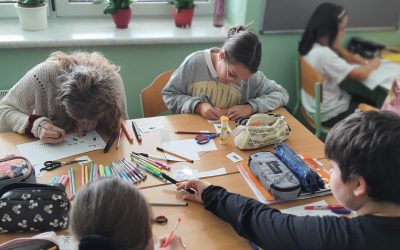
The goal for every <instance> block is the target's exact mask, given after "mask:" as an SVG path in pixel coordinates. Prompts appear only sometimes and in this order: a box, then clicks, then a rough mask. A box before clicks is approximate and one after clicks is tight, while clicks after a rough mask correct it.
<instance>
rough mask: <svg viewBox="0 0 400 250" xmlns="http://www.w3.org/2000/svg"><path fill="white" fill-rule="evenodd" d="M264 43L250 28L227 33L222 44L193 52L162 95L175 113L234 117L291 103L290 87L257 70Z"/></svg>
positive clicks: (240, 28) (208, 116)
mask: <svg viewBox="0 0 400 250" xmlns="http://www.w3.org/2000/svg"><path fill="white" fill-rule="evenodd" d="M260 60H261V43H260V41H259V39H258V37H257V35H256V34H254V33H253V32H251V31H249V30H247V27H243V26H238V27H235V28H232V29H230V30H229V32H228V38H227V39H226V40H225V42H224V44H223V46H222V48H210V49H206V50H203V51H197V52H194V53H192V54H191V55H189V56H188V57H187V58H186V59H185V60H184V61H183V63H182V64H181V65H180V66H179V68H178V69H177V70H176V71H175V72H174V73H173V75H172V76H171V79H170V80H169V82H168V83H167V85H166V86H165V87H164V89H163V91H162V96H163V99H164V102H165V104H166V105H167V107H168V108H169V110H171V112H173V113H189V114H192V113H197V114H200V115H202V116H203V117H205V118H207V119H212V120H215V119H219V118H220V116H222V115H227V116H228V117H229V119H231V120H233V119H237V118H240V117H247V116H250V115H251V114H253V113H263V112H267V111H271V110H274V109H276V108H278V107H280V106H282V105H285V104H287V102H288V100H289V95H288V93H287V91H286V90H285V89H284V88H283V87H282V86H281V85H279V84H277V83H276V82H275V81H273V80H270V79H268V78H267V77H266V76H265V75H264V74H263V73H262V72H261V71H258V67H259V66H260Z"/></svg>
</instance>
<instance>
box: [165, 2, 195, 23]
mask: <svg viewBox="0 0 400 250" xmlns="http://www.w3.org/2000/svg"><path fill="white" fill-rule="evenodd" d="M169 3H170V4H172V5H173V6H174V8H172V14H173V16H174V19H175V26H176V27H179V28H186V27H190V26H191V25H192V19H193V13H194V7H195V4H194V0H172V1H169Z"/></svg>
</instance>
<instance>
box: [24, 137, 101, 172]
mask: <svg viewBox="0 0 400 250" xmlns="http://www.w3.org/2000/svg"><path fill="white" fill-rule="evenodd" d="M105 145H106V144H105V142H104V141H103V139H102V138H101V137H100V135H99V134H98V133H97V132H96V131H90V132H88V133H87V134H86V135H85V136H84V137H81V138H78V136H77V134H76V133H72V134H68V135H67V138H65V140H64V141H63V142H62V143H59V144H48V143H44V142H43V141H40V140H38V141H34V142H29V143H24V144H19V145H17V149H18V151H19V153H20V154H21V155H22V156H24V157H26V158H28V160H29V161H30V162H31V163H32V165H37V164H43V163H44V162H45V161H53V160H59V159H62V158H65V157H69V156H72V155H77V154H82V153H86V152H90V151H94V150H98V149H103V148H104V147H105Z"/></svg>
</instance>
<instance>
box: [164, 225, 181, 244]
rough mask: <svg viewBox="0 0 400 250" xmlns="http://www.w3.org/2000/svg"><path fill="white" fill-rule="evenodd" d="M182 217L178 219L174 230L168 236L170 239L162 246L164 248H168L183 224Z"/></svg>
mask: <svg viewBox="0 0 400 250" xmlns="http://www.w3.org/2000/svg"><path fill="white" fill-rule="evenodd" d="M181 220H182V219H181V217H179V218H178V220H177V221H176V223H175V226H174V228H172V231H171V233H170V234H169V236H168V239H167V240H166V241H165V242H164V245H163V246H162V248H166V247H167V246H168V244H169V243H170V242H171V240H172V239H173V238H174V235H175V232H176V229H178V226H179V223H180V222H181Z"/></svg>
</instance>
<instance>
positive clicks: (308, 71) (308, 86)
mask: <svg viewBox="0 0 400 250" xmlns="http://www.w3.org/2000/svg"><path fill="white" fill-rule="evenodd" d="M322 81H323V78H322V76H321V75H320V74H319V73H318V72H317V71H316V70H315V69H314V68H313V67H311V65H310V64H309V63H307V62H306V60H305V59H304V57H300V84H301V87H302V88H303V89H304V91H305V92H306V93H307V94H309V95H311V96H313V97H315V94H316V93H315V85H316V84H320V85H321V93H320V101H321V102H322V100H323V96H322Z"/></svg>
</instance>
